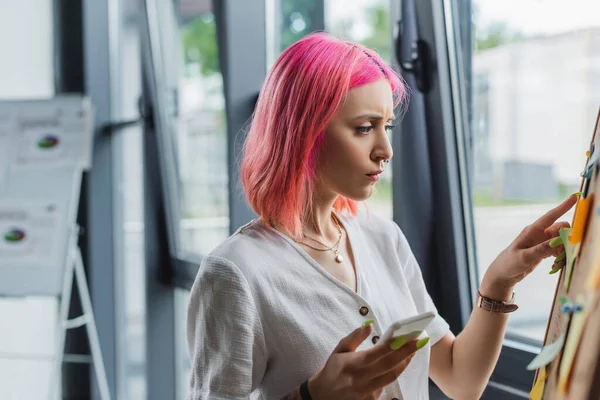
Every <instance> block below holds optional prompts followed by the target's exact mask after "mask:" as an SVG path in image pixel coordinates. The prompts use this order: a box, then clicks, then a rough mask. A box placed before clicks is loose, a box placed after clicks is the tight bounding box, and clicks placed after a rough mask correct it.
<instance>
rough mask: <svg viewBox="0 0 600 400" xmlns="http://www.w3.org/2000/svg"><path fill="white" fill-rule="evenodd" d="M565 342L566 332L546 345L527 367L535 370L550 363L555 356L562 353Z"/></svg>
mask: <svg viewBox="0 0 600 400" xmlns="http://www.w3.org/2000/svg"><path fill="white" fill-rule="evenodd" d="M564 343H565V334H564V333H563V334H562V335H560V336H559V337H558V338H557V339H556V340H555V341H554V342H552V343H550V344H548V345H546V346H544V347H543V348H542V350H541V351H540V353H539V354H538V355H537V356H536V357H535V358H534V359H533V360H532V361H531V362H530V363H529V365H528V366H527V369H528V370H529V371H534V370H536V369H539V368H542V367H545V366H546V365H548V364H550V363H551V362H552V360H554V358H556V356H557V355H558V353H560V350H561V349H562V347H563V344H564Z"/></svg>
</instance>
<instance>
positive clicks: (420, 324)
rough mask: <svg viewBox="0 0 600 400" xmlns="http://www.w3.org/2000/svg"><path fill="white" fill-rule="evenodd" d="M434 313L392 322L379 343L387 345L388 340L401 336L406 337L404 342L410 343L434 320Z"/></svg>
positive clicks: (425, 313)
mask: <svg viewBox="0 0 600 400" xmlns="http://www.w3.org/2000/svg"><path fill="white" fill-rule="evenodd" d="M435 315H436V314H435V313H434V312H431V311H427V312H424V313H423V314H419V315H415V316H414V317H410V318H406V319H403V320H400V321H396V322H394V323H393V324H392V325H391V326H390V327H389V328H387V330H386V331H385V333H384V334H383V336H382V337H381V339H380V340H379V343H387V341H388V340H390V339H392V338H393V339H397V338H399V337H401V336H405V337H406V341H407V342H410V341H411V340H413V339H416V338H418V337H419V335H420V334H421V332H423V331H424V330H425V329H427V327H428V326H429V323H430V322H431V321H433V319H434V318H435Z"/></svg>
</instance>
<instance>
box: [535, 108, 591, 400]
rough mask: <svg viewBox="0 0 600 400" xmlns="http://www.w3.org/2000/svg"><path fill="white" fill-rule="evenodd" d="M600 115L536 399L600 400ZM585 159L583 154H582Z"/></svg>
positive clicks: (567, 235) (538, 365)
mask: <svg viewBox="0 0 600 400" xmlns="http://www.w3.org/2000/svg"><path fill="white" fill-rule="evenodd" d="M599 146H600V111H599V112H598V117H597V119H596V124H595V127H594V131H593V135H592V139H591V141H590V147H589V150H588V151H587V153H586V155H585V156H584V157H582V161H584V163H583V167H584V168H583V171H582V174H581V175H582V182H581V189H580V191H581V192H582V194H581V196H580V197H579V200H578V202H577V205H576V206H575V207H576V208H575V216H574V218H573V221H572V222H571V228H569V229H566V230H564V231H561V238H562V242H563V245H564V246H565V251H566V263H565V266H564V267H563V268H562V269H561V270H560V276H559V279H558V283H557V286H556V291H555V295H554V300H553V304H552V308H551V311H550V319H549V322H548V326H547V329H546V335H545V338H544V343H543V344H544V346H543V348H542V350H541V351H540V354H539V355H538V356H537V357H536V358H535V359H534V360H532V363H531V364H530V365H529V367H528V369H535V370H536V374H535V380H534V382H533V387H532V390H531V393H530V398H531V399H532V400H539V399H544V400H565V399H576V400H586V399H590V400H591V399H594V400H596V399H600V176H599V168H600V161H599V160H600V148H599ZM582 156H583V155H582Z"/></svg>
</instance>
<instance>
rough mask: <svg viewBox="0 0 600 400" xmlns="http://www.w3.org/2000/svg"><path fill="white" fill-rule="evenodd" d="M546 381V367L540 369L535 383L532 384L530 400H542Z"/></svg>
mask: <svg viewBox="0 0 600 400" xmlns="http://www.w3.org/2000/svg"><path fill="white" fill-rule="evenodd" d="M546 379H548V376H547V375H546V367H542V369H540V372H539V373H538V376H537V379H536V381H535V383H534V384H533V388H531V392H529V399H530V400H542V396H543V395H544V386H545V384H546Z"/></svg>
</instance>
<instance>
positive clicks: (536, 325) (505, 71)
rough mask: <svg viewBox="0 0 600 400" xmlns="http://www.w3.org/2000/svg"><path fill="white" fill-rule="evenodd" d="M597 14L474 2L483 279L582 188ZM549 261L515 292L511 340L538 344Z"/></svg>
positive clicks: (530, 1)
mask: <svg viewBox="0 0 600 400" xmlns="http://www.w3.org/2000/svg"><path fill="white" fill-rule="evenodd" d="M515 10H518V12H515ZM567 10H568V12H565V11H567ZM598 11H600V9H599V8H598V2H597V1H595V0H577V1H572V2H569V3H568V5H567V4H566V3H564V2H562V1H558V0H548V1H537V0H506V1H497V0H475V1H473V22H474V32H473V42H472V43H473V59H472V74H473V76H472V85H471V90H472V95H473V110H472V111H473V113H472V130H473V148H472V150H473V154H472V157H473V158H472V160H473V163H472V171H471V178H472V188H473V200H474V219H475V231H476V242H477V256H478V264H479V269H480V271H479V276H483V272H484V271H485V269H486V268H487V267H488V266H489V264H490V263H491V262H492V261H493V259H494V258H495V257H496V256H497V255H498V253H499V252H500V251H501V250H502V249H504V248H505V247H506V246H508V245H509V244H510V242H511V241H512V240H513V239H514V238H515V237H516V236H517V234H518V233H519V232H520V231H521V230H522V229H523V228H524V227H525V226H526V225H528V224H530V223H531V222H533V221H534V220H536V219H537V218H538V217H539V216H541V215H542V214H543V213H545V212H546V211H547V210H548V209H550V208H552V207H554V206H555V205H556V204H557V203H558V202H561V201H562V200H564V199H565V198H566V197H567V196H568V195H569V194H571V193H573V192H576V191H578V190H579V184H580V179H581V178H580V172H581V169H582V168H583V166H584V162H585V152H586V150H587V148H588V145H589V140H590V138H591V133H592V130H593V126H594V122H595V117H596V113H597V110H598V104H599V99H600V98H599V96H598V90H597V89H598V83H599V82H600V80H599V78H600V64H598V58H597V55H598V51H599V47H598V43H600V20H599V19H598V18H597V15H598ZM565 57H568V62H566V61H561V60H565ZM572 217H573V213H572V212H571V213H569V214H568V215H566V216H565V217H564V220H566V221H569V222H571V220H572ZM552 262H553V261H552V259H547V260H545V261H544V262H542V264H540V265H539V266H538V267H537V269H536V270H535V271H534V272H533V273H532V274H531V275H530V276H528V277H527V278H526V279H525V280H524V281H523V282H522V283H520V284H519V286H518V287H517V289H516V292H517V293H516V295H517V296H518V304H519V306H520V309H519V311H518V312H517V313H515V314H514V315H513V316H512V317H511V318H510V320H509V332H510V333H513V334H519V335H523V336H526V337H529V338H533V339H536V340H542V339H543V336H544V333H545V329H546V323H547V320H548V316H549V312H550V307H551V304H552V299H553V296H554V289H555V287H556V279H557V275H549V274H548V272H549V271H550V268H551V264H552Z"/></svg>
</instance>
